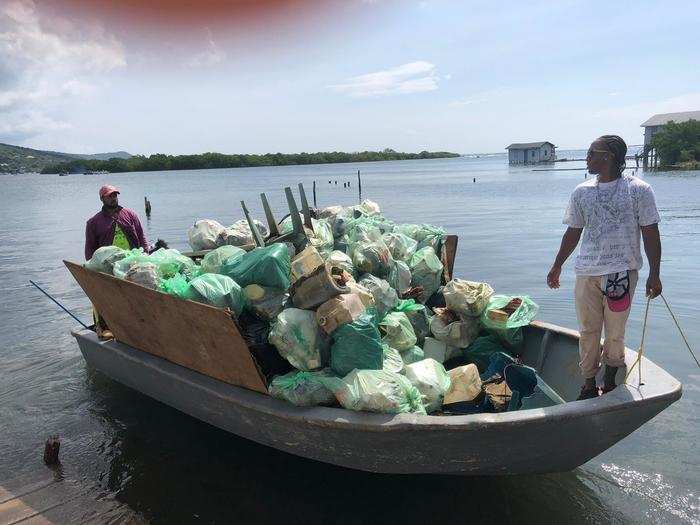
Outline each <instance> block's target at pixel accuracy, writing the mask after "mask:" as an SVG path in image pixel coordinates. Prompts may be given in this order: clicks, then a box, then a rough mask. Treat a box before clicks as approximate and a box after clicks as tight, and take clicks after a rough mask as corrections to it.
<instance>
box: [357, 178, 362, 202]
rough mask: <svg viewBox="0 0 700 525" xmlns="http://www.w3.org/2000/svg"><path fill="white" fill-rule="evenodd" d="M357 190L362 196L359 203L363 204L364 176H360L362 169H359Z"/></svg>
mask: <svg viewBox="0 0 700 525" xmlns="http://www.w3.org/2000/svg"><path fill="white" fill-rule="evenodd" d="M357 192H358V195H359V197H360V199H359V203H360V204H362V177H360V170H357Z"/></svg>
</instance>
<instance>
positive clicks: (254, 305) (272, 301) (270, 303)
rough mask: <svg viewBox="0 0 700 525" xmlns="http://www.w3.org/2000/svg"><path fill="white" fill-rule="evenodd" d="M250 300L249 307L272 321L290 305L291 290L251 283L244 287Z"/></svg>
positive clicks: (260, 316) (259, 316)
mask: <svg viewBox="0 0 700 525" xmlns="http://www.w3.org/2000/svg"><path fill="white" fill-rule="evenodd" d="M243 293H244V294H245V296H246V299H247V300H248V308H249V309H250V311H252V312H253V314H254V315H255V316H256V317H257V318H258V319H262V320H263V321H272V320H273V319H274V318H275V317H277V316H278V315H279V313H280V312H281V311H282V310H284V309H285V308H287V306H289V305H290V300H289V292H287V291H286V290H282V289H280V288H269V287H267V286H260V285H258V284H249V285H248V286H246V287H245V288H244V289H243Z"/></svg>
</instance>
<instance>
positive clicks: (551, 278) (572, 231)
mask: <svg viewBox="0 0 700 525" xmlns="http://www.w3.org/2000/svg"><path fill="white" fill-rule="evenodd" d="M582 231H583V228H573V227H571V226H569V227H568V228H567V229H566V231H565V232H564V235H563V237H562V238H561V245H560V246H559V253H557V257H556V259H554V264H553V265H552V268H551V269H550V270H549V273H548V274H547V285H548V286H549V287H550V288H559V276H560V275H561V267H562V266H563V265H564V262H566V260H567V259H568V258H569V255H571V254H572V253H573V251H574V250H575V249H576V246H577V245H578V241H579V240H580V239H581V232H582Z"/></svg>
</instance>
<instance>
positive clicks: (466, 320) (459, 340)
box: [430, 315, 481, 359]
mask: <svg viewBox="0 0 700 525" xmlns="http://www.w3.org/2000/svg"><path fill="white" fill-rule="evenodd" d="M480 330H481V326H480V325H479V319H478V318H476V317H459V318H458V319H457V320H456V321H453V322H450V323H449V324H445V320H444V318H443V317H441V316H439V315H434V316H433V317H432V318H431V319H430V332H431V333H432V334H433V336H434V337H435V339H437V340H438V341H442V342H443V343H446V344H447V345H448V346H454V347H456V348H466V347H468V346H469V345H470V344H471V343H472V341H474V339H476V338H477V336H478V335H479V331H480ZM450 357H451V356H448V357H446V359H449V358H450Z"/></svg>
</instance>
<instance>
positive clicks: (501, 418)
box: [71, 321, 682, 432]
mask: <svg viewBox="0 0 700 525" xmlns="http://www.w3.org/2000/svg"><path fill="white" fill-rule="evenodd" d="M532 326H533V327H535V328H540V329H543V330H550V331H553V332H556V333H559V334H561V335H564V336H568V337H574V338H578V332H576V331H575V330H571V329H568V328H564V327H559V326H557V325H553V324H550V323H544V322H537V321H535V322H533V323H532ZM71 334H72V335H73V337H75V338H76V340H77V339H78V338H83V339H86V340H88V341H89V342H90V343H91V344H93V345H98V346H100V347H102V348H109V350H110V351H114V352H118V353H119V354H121V358H122V359H128V360H131V361H134V362H137V363H138V364H139V365H140V366H147V367H149V368H153V369H154V370H156V371H157V373H158V374H161V375H165V376H170V377H172V378H173V379H174V380H176V381H178V382H186V383H190V384H192V385H193V386H194V387H196V388H198V389H201V390H206V391H207V394H208V395H212V396H215V397H218V398H220V399H222V400H225V401H226V402H228V403H231V404H236V405H239V406H241V407H242V408H245V409H249V410H252V411H257V412H259V413H261V414H265V415H268V416H272V417H276V418H280V419H286V420H288V421H289V422H290V423H299V424H306V425H313V426H317V427H321V428H329V427H335V428H339V429H352V430H361V431H369V432H402V431H405V430H421V431H431V430H466V431H471V430H476V429H478V428H483V427H490V428H498V427H500V426H510V427H512V426H513V425H518V426H519V425H526V424H528V425H529V424H532V423H545V422H547V423H553V422H556V421H563V420H568V419H574V418H581V417H590V416H594V415H597V414H603V413H608V412H616V411H623V410H626V409H628V408H629V407H630V406H631V405H636V406H640V405H647V404H654V403H659V402H665V403H666V404H667V405H669V404H671V403H673V402H674V401H676V400H678V399H679V398H680V397H681V393H682V385H681V383H680V382H679V381H677V380H676V379H675V378H673V377H672V376H671V375H670V374H668V373H667V372H666V371H665V370H663V369H662V368H661V367H659V366H658V365H656V364H655V363H653V362H652V361H650V360H649V359H647V358H643V364H644V370H645V376H646V378H647V384H646V385H643V387H642V388H644V390H649V389H650V388H649V386H650V384H651V386H652V387H653V382H652V381H650V380H652V379H653V377H654V376H657V377H658V378H660V379H663V380H665V382H667V383H670V385H669V386H670V387H669V388H665V389H659V388H656V389H654V388H651V389H650V390H651V392H650V395H644V392H643V391H640V389H639V388H637V387H635V386H634V385H630V384H626V385H620V386H618V388H617V389H615V390H614V391H613V392H610V393H608V394H606V395H604V396H600V397H598V398H595V399H588V400H585V401H570V402H567V403H565V404H563V405H554V406H550V407H543V408H533V409H527V410H519V411H516V412H501V413H481V414H467V415H451V416H435V415H422V414H413V413H402V414H384V413H371V412H359V411H358V412H355V411H350V410H347V409H344V408H337V407H297V406H295V405H292V404H290V403H288V402H286V401H283V400H279V399H275V398H273V397H271V396H269V395H266V394H262V393H258V392H254V391H252V390H248V389H245V388H243V387H238V386H235V385H232V384H228V383H224V382H222V381H218V380H216V379H214V378H211V377H209V376H206V375H204V374H201V373H199V372H196V371H195V370H190V369H188V368H185V367H183V366H180V365H178V364H175V363H172V362H170V361H168V360H166V359H163V358H160V357H158V356H155V355H151V354H149V353H147V352H143V351H141V350H138V349H137V348H134V347H131V346H129V345H126V344H124V343H120V342H118V341H113V340H111V341H99V340H98V339H97V336H96V335H95V333H94V332H93V331H91V330H87V329H83V328H76V329H74V330H71ZM91 336H92V337H91ZM129 352H137V354H134V355H130V353H129ZM625 354H626V357H627V358H631V359H634V358H635V357H636V352H633V351H632V350H630V349H629V348H626V349H625ZM103 373H104V374H105V375H107V376H109V375H110V374H109V373H107V372H103ZM663 376H666V377H663ZM669 379H670V380H672V381H673V383H675V384H673V383H671V382H670V381H669ZM117 382H120V381H117ZM126 386H129V387H130V388H134V389H135V390H137V391H138V390H139V389H138V388H136V387H132V386H130V385H126ZM645 387H646V388H645ZM623 396H631V398H627V397H623ZM164 403H165V402H164ZM165 404H167V403H165Z"/></svg>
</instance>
